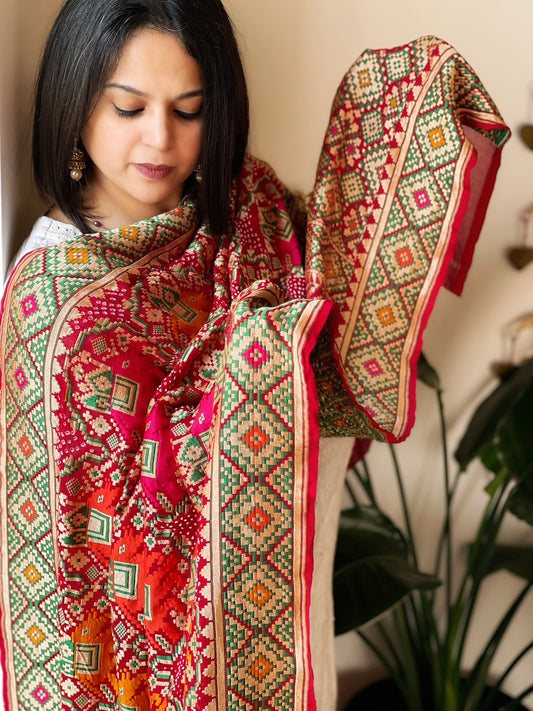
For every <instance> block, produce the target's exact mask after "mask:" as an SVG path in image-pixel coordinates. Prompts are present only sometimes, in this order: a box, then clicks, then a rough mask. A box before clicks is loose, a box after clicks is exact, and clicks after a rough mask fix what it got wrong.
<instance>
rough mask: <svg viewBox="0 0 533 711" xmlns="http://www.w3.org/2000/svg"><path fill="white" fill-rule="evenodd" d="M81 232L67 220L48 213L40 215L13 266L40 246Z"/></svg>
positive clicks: (57, 241) (45, 245) (63, 239)
mask: <svg viewBox="0 0 533 711" xmlns="http://www.w3.org/2000/svg"><path fill="white" fill-rule="evenodd" d="M79 233H80V231H79V229H78V228H77V227H75V226H74V225H72V224H69V223H67V222H61V221H59V220H55V219H54V218H52V217H49V216H48V215H42V216H41V217H39V218H38V219H37V220H36V222H35V224H34V225H33V227H32V229H31V232H30V234H29V235H28V237H27V238H26V239H25V240H24V242H23V243H22V246H21V247H20V249H19V251H18V252H17V254H16V256H15V258H14V260H13V266H14V265H15V264H16V263H17V262H18V261H19V260H20V259H21V258H22V257H23V256H24V255H25V254H27V253H28V252H31V251H32V250H34V249H38V248H39V247H50V246H51V245H54V244H59V243H60V242H64V241H65V240H67V239H70V238H71V237H75V236H76V235H78V234H79Z"/></svg>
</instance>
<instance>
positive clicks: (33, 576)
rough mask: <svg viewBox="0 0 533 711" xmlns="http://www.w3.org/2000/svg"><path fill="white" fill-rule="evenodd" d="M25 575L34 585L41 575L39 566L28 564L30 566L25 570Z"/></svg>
mask: <svg viewBox="0 0 533 711" xmlns="http://www.w3.org/2000/svg"><path fill="white" fill-rule="evenodd" d="M24 575H25V576H26V577H27V578H28V580H29V581H30V583H31V584H32V585H33V584H35V583H36V582H37V581H38V580H39V578H40V577H41V574H40V573H39V571H38V570H37V568H36V567H35V566H34V565H32V564H30V565H28V567H27V568H26V569H25V570H24Z"/></svg>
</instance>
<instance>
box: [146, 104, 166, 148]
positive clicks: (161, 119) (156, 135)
mask: <svg viewBox="0 0 533 711" xmlns="http://www.w3.org/2000/svg"><path fill="white" fill-rule="evenodd" d="M144 142H145V143H146V145H148V146H151V147H152V148H157V150H160V151H165V150H168V149H169V148H171V146H172V142H173V125H172V116H170V115H169V113H168V112H167V111H164V110H163V109H154V110H153V111H151V112H149V113H148V114H147V115H146V124H145V130H144Z"/></svg>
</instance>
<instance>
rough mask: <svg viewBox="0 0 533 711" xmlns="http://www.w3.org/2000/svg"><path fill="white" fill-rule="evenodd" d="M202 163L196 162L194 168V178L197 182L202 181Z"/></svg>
mask: <svg viewBox="0 0 533 711" xmlns="http://www.w3.org/2000/svg"><path fill="white" fill-rule="evenodd" d="M202 177H203V176H202V164H201V163H198V165H197V166H196V168H195V169H194V179H195V180H196V182H197V183H201V182H202Z"/></svg>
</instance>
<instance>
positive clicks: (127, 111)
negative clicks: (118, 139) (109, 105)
mask: <svg viewBox="0 0 533 711" xmlns="http://www.w3.org/2000/svg"><path fill="white" fill-rule="evenodd" d="M115 111H116V112H117V114H118V115H119V116H124V117H125V118H131V117H132V116H137V114H140V113H141V111H142V109H121V108H120V107H119V106H115Z"/></svg>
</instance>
